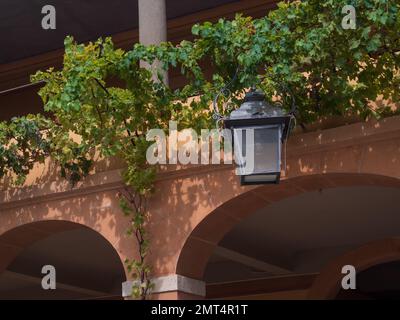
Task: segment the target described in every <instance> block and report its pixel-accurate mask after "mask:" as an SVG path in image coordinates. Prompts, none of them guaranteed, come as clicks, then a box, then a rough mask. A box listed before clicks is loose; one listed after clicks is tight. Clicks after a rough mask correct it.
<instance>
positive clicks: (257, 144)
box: [233, 125, 282, 182]
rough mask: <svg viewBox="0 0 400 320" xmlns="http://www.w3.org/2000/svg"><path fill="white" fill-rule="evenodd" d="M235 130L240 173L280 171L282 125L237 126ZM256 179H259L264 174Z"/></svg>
mask: <svg viewBox="0 0 400 320" xmlns="http://www.w3.org/2000/svg"><path fill="white" fill-rule="evenodd" d="M233 132H234V139H233V140H234V148H235V159H236V163H237V165H238V174H239V175H242V176H243V175H263V174H270V173H276V174H279V173H280V170H281V138H282V127H281V125H269V126H254V127H239V128H238V127H236V128H234V129H233ZM251 179H253V178H251ZM254 179H256V180H257V181H258V180H260V179H262V176H259V177H258V178H254ZM268 179H273V178H269V177H268ZM254 182H256V181H254Z"/></svg>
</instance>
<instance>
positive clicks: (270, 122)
mask: <svg viewBox="0 0 400 320" xmlns="http://www.w3.org/2000/svg"><path fill="white" fill-rule="evenodd" d="M227 92H228V93H229V95H230V91H229V90H228V89H227V88H224V89H223V90H221V91H220V93H219V94H218V95H216V97H215V99H214V104H213V105H214V119H216V120H217V126H218V123H219V122H223V127H224V128H226V129H230V130H231V132H234V130H235V129H240V128H243V129H246V128H251V127H258V128H260V127H261V128H262V127H265V128H268V127H273V126H281V129H280V130H281V132H280V134H281V139H280V140H281V141H280V143H281V144H280V145H279V147H278V148H279V156H280V159H279V160H278V161H279V163H278V165H279V168H280V171H279V172H265V173H254V174H249V175H240V183H241V185H262V184H279V182H280V178H281V171H282V146H283V145H285V146H286V141H287V139H288V137H289V134H290V130H291V127H292V125H293V120H295V111H296V105H295V101H294V97H293V95H291V98H292V108H291V110H290V112H289V113H287V114H280V115H277V116H271V115H265V114H263V113H259V112H255V113H254V114H251V113H249V114H248V116H247V115H246V116H243V117H233V118H232V117H231V116H229V117H223V116H222V115H221V114H220V112H219V109H218V99H219V96H220V95H221V94H224V95H225V96H226V95H227V94H226V93H227ZM289 93H290V91H289ZM264 98H265V96H264V94H263V93H261V92H257V91H256V89H255V88H252V89H251V91H250V92H249V93H247V94H246V98H245V100H244V102H247V101H250V102H251V101H262V102H264V101H265V99H264ZM246 99H248V100H246ZM225 106H226V105H225ZM242 106H243V104H242ZM268 106H270V107H272V108H279V109H280V110H282V106H278V105H268ZM238 110H240V108H239V109H238ZM246 111H247V110H246ZM232 146H233V148H235V142H234V134H232ZM285 150H286V148H285ZM284 156H285V157H286V152H285V155H284ZM284 163H285V169H286V161H284ZM257 176H258V177H260V178H261V177H262V176H274V177H276V178H275V179H274V180H269V179H265V180H262V179H257ZM249 177H255V178H256V179H255V180H253V181H251V179H248V178H249Z"/></svg>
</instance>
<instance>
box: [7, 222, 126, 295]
mask: <svg viewBox="0 0 400 320" xmlns="http://www.w3.org/2000/svg"><path fill="white" fill-rule="evenodd" d="M70 231H73V233H68V232H70ZM73 235H75V236H80V237H82V236H84V237H85V238H84V239H87V240H90V241H89V244H86V243H84V244H83V245H82V246H80V247H79V248H77V247H75V246H76V244H77V243H76V242H77V240H76V239H73V238H71V236H73ZM60 237H63V238H61V239H62V240H61V239H60ZM68 237H70V238H68ZM47 239H49V240H47ZM50 239H51V240H50ZM55 239H57V243H58V244H60V243H61V244H62V248H60V250H65V249H68V250H67V253H68V254H69V255H70V256H71V257H73V258H74V261H75V263H76V259H78V260H85V261H84V263H83V264H82V265H85V264H86V267H87V268H85V269H84V270H83V271H82V272H83V273H82V277H83V278H82V279H85V277H84V275H85V274H88V272H89V273H92V274H93V277H94V278H95V276H94V273H93V269H90V266H88V265H87V260H90V258H87V259H81V256H79V254H78V256H77V255H76V254H72V255H71V252H75V251H78V252H82V251H83V252H86V253H89V252H90V251H88V250H96V252H102V253H105V256H106V257H107V259H106V261H105V263H104V264H103V263H102V262H100V263H101V264H98V263H99V261H97V260H96V261H95V262H93V265H97V266H98V267H99V268H103V267H105V265H106V266H107V267H108V268H111V271H112V272H113V274H114V273H115V274H118V279H121V281H118V282H121V284H120V285H122V282H123V281H125V280H126V279H127V274H126V269H125V266H124V263H123V261H122V260H121V257H120V255H119V253H118V252H117V250H116V249H115V248H114V246H113V244H112V243H110V241H109V240H108V239H106V238H105V237H104V236H103V235H102V234H101V233H99V232H97V231H95V230H93V229H92V228H90V227H88V226H86V225H83V224H80V223H76V222H71V221H66V220H42V221H35V222H31V223H26V224H23V225H19V226H17V227H15V228H12V229H10V230H8V231H6V232H4V233H2V234H1V235H0V276H1V275H2V274H3V272H5V271H6V270H7V273H10V271H9V270H8V268H9V267H10V266H13V265H14V264H15V262H16V261H17V260H18V259H20V258H21V257H23V256H24V255H26V253H27V251H29V250H31V251H32V248H35V249H36V250H37V248H38V247H40V246H43V245H44V244H45V243H46V244H45V248H48V245H49V243H50V242H51V241H54V240H55ZM68 239H70V240H71V241H74V245H73V247H72V248H71V247H69V244H68V243H67V242H66V241H65V240H68ZM46 240H47V241H46ZM57 248H58V247H57ZM43 250H44V251H45V250H46V249H43ZM43 250H42V251H41V252H42V253H43V252H44V251H43ZM98 250H100V251H98ZM52 252H53V254H54V252H59V249H55V247H54V245H53V249H52ZM61 252H64V251H61ZM31 253H32V252H31ZM63 256H64V253H63ZM42 258H43V256H40V255H39V256H38V257H37V260H36V259H35V260H33V261H35V263H36V264H37V263H38V261H39V260H40V262H42V261H41V260H42ZM58 258H59V256H58ZM51 260H57V257H53V258H51ZM63 261H64V260H63ZM68 261H69V260H68ZM44 262H46V261H44V260H43V263H44ZM73 263H74V262H73V261H72V262H71V264H73ZM45 264H46V263H45ZM20 265H21V264H20ZM64 265H65V264H63V265H62V267H63V268H67V269H68V267H69V266H68V265H66V266H65V267H64ZM35 270H36V269H35ZM38 270H40V269H38ZM38 270H37V271H38ZM101 270H103V271H104V269H101ZM74 272H76V270H74ZM11 273H12V274H13V276H14V275H15V273H13V272H11ZM64 275H65V274H64ZM24 277H25V275H24V274H22V278H23V279H25V278H24ZM96 277H97V276H96ZM28 278H29V277H28ZM28 280H29V279H28ZM85 280H86V279H85ZM29 281H32V279H30V280H29ZM66 287H68V285H67V286H66ZM114 288H116V287H115V286H114ZM113 291H114V290H113ZM93 292H94V291H93Z"/></svg>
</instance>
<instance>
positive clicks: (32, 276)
mask: <svg viewBox="0 0 400 320" xmlns="http://www.w3.org/2000/svg"><path fill="white" fill-rule="evenodd" d="M0 251H1V254H0V268H2V270H0V271H2V272H1V273H0V299H120V298H121V297H122V293H121V284H122V282H123V281H125V279H126V277H125V271H124V267H123V264H122V262H121V260H120V258H119V256H118V253H117V252H116V251H115V249H114V248H113V247H112V245H111V244H110V243H109V242H108V241H107V240H106V239H105V238H103V236H101V235H100V234H99V233H97V232H96V231H94V230H92V229H90V228H88V227H85V226H83V225H79V224H76V223H71V222H66V221H42V222H35V223H30V224H27V225H23V226H21V227H17V228H15V229H12V230H10V231H8V232H6V233H4V234H3V235H1V236H0ZM43 266H53V267H54V270H55V283H56V289H54V290H52V289H44V288H43V286H42V280H43V278H44V277H45V276H47V275H50V272H49V271H46V272H43V273H42V268H43ZM49 281H50V280H49V278H46V279H45V282H46V283H50V282H49ZM45 287H46V286H45Z"/></svg>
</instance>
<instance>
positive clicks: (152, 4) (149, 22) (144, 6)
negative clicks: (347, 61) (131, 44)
mask: <svg viewBox="0 0 400 320" xmlns="http://www.w3.org/2000/svg"><path fill="white" fill-rule="evenodd" d="M138 6H139V41H140V43H142V44H144V45H151V44H159V43H160V42H164V41H167V11H166V0H139V1H138ZM141 66H142V67H145V68H152V69H153V70H154V74H155V76H156V72H157V69H158V68H159V67H160V65H159V64H158V63H154V65H153V66H150V65H149V64H147V63H145V62H141ZM164 76H165V81H166V83H167V81H168V77H167V75H164Z"/></svg>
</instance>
